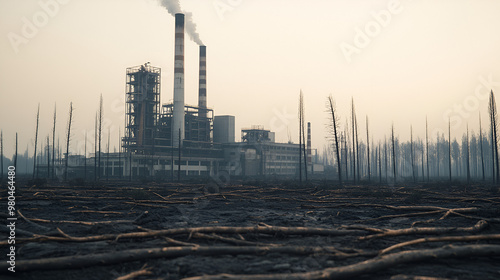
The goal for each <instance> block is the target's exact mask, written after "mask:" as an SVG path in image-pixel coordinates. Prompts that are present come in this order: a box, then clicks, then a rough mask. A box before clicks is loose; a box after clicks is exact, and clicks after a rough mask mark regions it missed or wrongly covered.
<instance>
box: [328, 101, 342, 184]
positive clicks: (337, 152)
mask: <svg viewBox="0 0 500 280" xmlns="http://www.w3.org/2000/svg"><path fill="white" fill-rule="evenodd" d="M328 101H329V104H330V113H331V116H332V125H333V136H334V139H335V153H336V155H337V171H338V173H339V183H340V184H342V169H341V162H340V153H339V141H338V137H337V121H338V120H337V118H336V117H335V105H334V102H333V97H332V96H331V95H330V96H329V97H328Z"/></svg>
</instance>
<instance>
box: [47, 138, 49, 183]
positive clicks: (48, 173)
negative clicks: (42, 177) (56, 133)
mask: <svg viewBox="0 0 500 280" xmlns="http://www.w3.org/2000/svg"><path fill="white" fill-rule="evenodd" d="M49 178H50V137H49V135H47V179H49Z"/></svg>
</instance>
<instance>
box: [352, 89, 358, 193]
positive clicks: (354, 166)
mask: <svg viewBox="0 0 500 280" xmlns="http://www.w3.org/2000/svg"><path fill="white" fill-rule="evenodd" d="M351 101H352V107H351V113H352V114H351V123H352V164H353V168H352V170H353V180H354V184H356V147H357V146H356V130H355V129H354V126H355V123H356V122H355V118H354V114H355V113H354V98H352V100H351ZM358 164H359V162H358Z"/></svg>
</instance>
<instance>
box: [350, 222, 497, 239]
mask: <svg viewBox="0 0 500 280" xmlns="http://www.w3.org/2000/svg"><path fill="white" fill-rule="evenodd" d="M487 226H488V223H487V222H486V221H483V220H481V221H479V222H477V223H476V224H475V225H474V226H472V227H431V228H429V227H421V228H406V229H397V230H392V229H389V230H386V231H385V232H383V233H379V234H373V235H368V236H362V237H360V238H359V239H360V240H367V239H372V238H381V237H386V236H399V235H411V234H442V233H449V232H479V231H481V230H483V229H485V228H486V227H487Z"/></svg>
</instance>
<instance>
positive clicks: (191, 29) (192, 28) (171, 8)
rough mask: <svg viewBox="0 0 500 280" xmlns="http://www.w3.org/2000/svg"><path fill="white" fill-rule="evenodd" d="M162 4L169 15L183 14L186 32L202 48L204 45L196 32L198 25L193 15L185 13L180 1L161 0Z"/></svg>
mask: <svg viewBox="0 0 500 280" xmlns="http://www.w3.org/2000/svg"><path fill="white" fill-rule="evenodd" d="M160 4H161V5H162V6H163V7H165V8H166V9H167V11H168V13H169V14H171V15H173V16H174V15H175V14H177V13H183V14H184V28H185V30H186V33H187V34H188V35H189V37H190V38H191V40H193V41H194V42H195V43H196V44H198V45H200V46H202V45H203V42H202V41H201V39H200V34H198V32H197V31H196V23H194V22H193V14H192V13H188V12H183V11H182V10H181V4H180V3H179V0H160Z"/></svg>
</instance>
